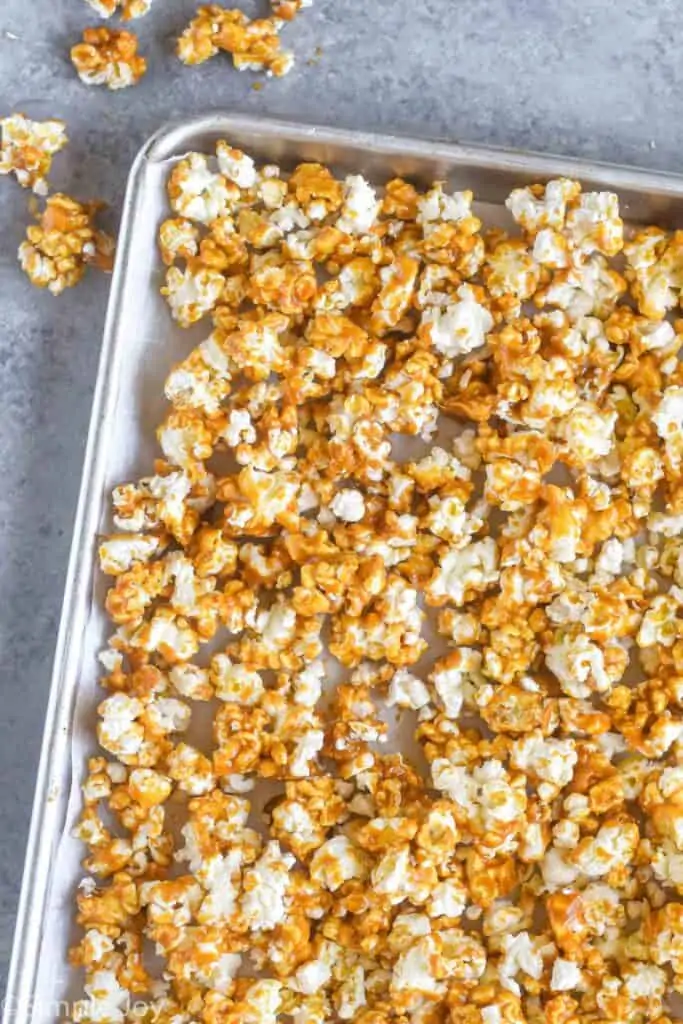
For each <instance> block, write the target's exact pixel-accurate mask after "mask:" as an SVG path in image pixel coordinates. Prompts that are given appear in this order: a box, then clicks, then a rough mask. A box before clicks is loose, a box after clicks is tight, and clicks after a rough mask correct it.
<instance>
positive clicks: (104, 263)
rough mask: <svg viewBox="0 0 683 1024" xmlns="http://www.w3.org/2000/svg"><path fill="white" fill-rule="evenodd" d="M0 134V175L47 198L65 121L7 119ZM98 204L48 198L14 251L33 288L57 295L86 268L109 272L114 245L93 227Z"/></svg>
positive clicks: (59, 196)
mask: <svg viewBox="0 0 683 1024" xmlns="http://www.w3.org/2000/svg"><path fill="white" fill-rule="evenodd" d="M0 132H1V136H0V174H14V175H15V177H16V179H17V181H18V182H19V184H20V185H21V186H22V187H23V188H30V189H32V190H33V192H35V193H36V194H37V195H40V196H46V195H47V193H48V191H49V185H48V180H47V176H48V174H49V172H50V168H51V166H52V157H53V155H54V154H55V153H58V152H59V151H60V149H63V148H64V146H66V144H67V142H68V139H67V136H66V125H65V124H64V122H63V121H31V120H30V119H29V118H27V117H26V116H25V115H24V114H18V113H17V114H10V115H8V116H7V117H5V118H2V119H0ZM101 205H102V204H101V203H94V202H91V203H79V202H77V201H76V200H75V199H72V198H71V197H70V196H67V195H64V194H62V193H57V194H55V195H53V196H51V197H50V198H49V199H47V201H46V204H45V209H44V210H43V211H42V213H39V214H37V220H38V223H37V224H33V225H30V226H29V227H28V228H27V231H26V240H25V241H24V242H22V243H21V245H20V246H19V263H20V264H21V268H22V270H24V271H25V272H26V274H27V275H28V277H29V280H30V281H31V283H32V284H34V285H37V286H38V287H39V288H47V289H49V291H50V292H52V294H53V295H59V294H60V293H61V292H62V291H64V289H65V288H70V287H72V286H73V285H75V284H78V282H79V281H80V280H81V278H82V277H83V275H84V273H85V271H86V268H87V267H88V266H94V267H97V268H99V269H100V270H105V271H110V270H111V269H112V264H113V254H114V240H113V239H112V238H110V237H109V236H108V235H106V234H105V233H104V232H103V231H100V230H99V229H98V228H96V227H95V223H94V219H95V215H96V213H97V211H98V209H99V208H100V207H101Z"/></svg>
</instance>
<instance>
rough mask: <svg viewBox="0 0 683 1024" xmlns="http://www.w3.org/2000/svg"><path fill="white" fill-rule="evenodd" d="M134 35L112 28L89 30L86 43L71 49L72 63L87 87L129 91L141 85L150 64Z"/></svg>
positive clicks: (87, 29)
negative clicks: (102, 86) (104, 86)
mask: <svg viewBox="0 0 683 1024" xmlns="http://www.w3.org/2000/svg"><path fill="white" fill-rule="evenodd" d="M137 49H138V40H137V37H136V36H135V34H134V33H132V32H124V31H116V30H115V29H108V28H86V29H85V30H84V32H83V42H82V43H78V44H77V45H76V46H72V48H71V61H72V63H73V65H74V67H75V68H76V71H77V72H78V77H79V78H80V80H81V81H82V82H84V83H85V84H86V85H106V87H107V88H108V89H125V88H127V86H129V85H137V83H138V82H139V81H140V79H141V78H142V76H143V75H144V73H145V71H146V70H147V61H146V60H145V58H144V57H141V56H140V55H139V54H138V52H137Z"/></svg>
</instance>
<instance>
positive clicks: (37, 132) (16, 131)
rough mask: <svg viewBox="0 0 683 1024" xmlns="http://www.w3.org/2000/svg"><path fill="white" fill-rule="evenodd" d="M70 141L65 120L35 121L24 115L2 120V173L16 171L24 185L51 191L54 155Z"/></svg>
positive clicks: (41, 193)
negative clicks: (49, 186)
mask: <svg viewBox="0 0 683 1024" xmlns="http://www.w3.org/2000/svg"><path fill="white" fill-rule="evenodd" d="M67 142H68V139H67V136H66V125H65V124H64V122H63V121H57V120H54V121H31V120H30V118H28V117H26V116H25V115H24V114H9V115H8V116H7V117H3V118H1V119H0V174H14V176H15V178H16V179H17V181H18V182H19V184H20V185H21V186H22V188H30V189H32V190H33V191H34V192H35V193H36V194H37V195H41V196H44V195H46V194H47V190H48V185H47V176H48V174H49V173H50V168H51V166H52V157H53V156H54V155H55V153H59V151H60V149H64V147H65V146H66V144H67Z"/></svg>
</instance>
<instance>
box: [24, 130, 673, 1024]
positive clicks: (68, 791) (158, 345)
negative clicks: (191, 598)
mask: <svg viewBox="0 0 683 1024" xmlns="http://www.w3.org/2000/svg"><path fill="white" fill-rule="evenodd" d="M221 137H228V138H229V139H230V140H231V141H232V142H233V144H235V145H237V146H239V147H240V148H244V149H246V150H248V151H249V152H250V153H252V154H253V155H254V156H255V157H257V158H258V159H260V160H266V161H268V162H277V163H280V164H281V165H283V166H285V167H287V166H288V165H291V164H293V163H294V162H296V161H300V160H320V161H321V162H324V163H328V164H330V165H332V166H333V167H334V168H335V169H336V170H337V171H338V172H340V173H342V172H345V171H360V172H362V173H364V174H366V175H367V176H368V177H369V178H371V179H372V178H374V179H376V180H378V181H380V180H383V179H386V178H387V177H388V176H391V175H393V174H401V175H405V176H408V177H412V178H413V179H415V180H417V181H420V182H428V181H431V180H433V179H437V178H440V179H445V180H447V181H448V182H449V183H450V185H451V187H453V188H465V187H467V188H472V189H473V191H474V192H475V195H476V196H477V198H478V199H479V200H483V201H484V202H485V203H486V204H487V205H488V204H494V205H498V206H500V204H501V203H502V200H503V199H504V197H505V196H506V195H507V194H508V193H509V191H510V190H511V189H512V188H514V187H516V186H518V185H521V184H528V183H529V182H530V181H531V180H544V179H547V178H549V177H553V176H557V175H561V174H562V175H569V176H572V177H576V178H579V179H580V180H581V181H582V182H583V184H584V186H586V187H588V188H592V187H595V188H606V187H607V188H611V189H614V190H615V191H617V192H618V193H619V195H620V198H621V200H622V211H623V212H624V214H625V216H626V218H627V219H628V220H629V221H631V222H632V223H634V222H635V223H646V222H650V221H656V222H658V223H662V224H667V225H669V226H671V227H676V226H678V225H679V224H681V223H683V178H679V177H676V176H674V175H667V174H651V173H649V172H648V171H644V170H637V169H629V168H624V167H616V166H610V165H605V164H594V163H589V162H584V161H576V160H571V159H567V158H564V157H547V156H542V155H540V154H525V153H517V152H510V151H506V150H494V149H485V148H480V147H470V146H461V145H453V144H449V143H446V142H432V141H428V140H422V141H421V140H417V139H410V138H401V137H393V136H384V135H375V134H370V133H356V132H352V131H340V130H334V129H325V128H318V127H315V126H307V125H300V124H293V123H289V122H280V121H274V120H266V119H259V118H253V117H247V116H242V115H224V114H219V113H217V114H211V115H206V116H203V117H198V118H195V119H192V120H189V121H185V122H183V123H180V124H175V125H170V126H167V127H165V128H162V129H161V130H160V131H159V132H157V133H156V134H155V135H154V136H153V137H152V138H151V139H150V141H149V142H148V143H147V144H146V145H145V146H144V147H143V149H142V150H141V152H140V153H139V155H138V157H137V159H136V161H135V163H134V165H133V168H132V170H131V174H130V177H129V181H128V188H127V192H126V198H125V202H124V210H123V218H122V225H121V231H120V235H119V248H118V255H117V260H116V267H115V271H114V277H113V282H112V288H111V293H110V298H109V305H108V311H107V318H106V324H105V331H104V342H103V346H102V352H101V357H100V364H99V370H98V377H97V384H96V388H95V397H94V403H93V411H92V417H91V423H90V430H89V436H88V444H87V449H86V456H85V464H84V471H83V479H82V483H81V490H80V497H79V502H78V508H77V513H76V520H75V525H74V535H73V542H72V549H71V556H70V560H69V568H68V573H67V581H66V589H65V596H64V604H63V609H62V617H61V624H60V629H59V635H58V641H57V648H56V653H55V661H54V669H53V676H52V682H51V689H50V698H49V703H48V710H47V716H46V723H45V732H44V738H43V746H42V754H41V761H40V767H39V773H38V780H37V785H36V794H35V800H34V807H33V815H32V821H31V830H30V835H29V843H28V849H27V854H26V865H25V870H24V880H23V885H22V892H21V899H20V903H19V911H18V918H17V926H16V932H15V939H14V948H13V955H12V962H11V965H10V974H9V982H8V988H7V998H6V1000H5V1007H4V1020H5V1021H6V1024H9V1022H10V1021H11V1022H12V1024H24V1021H29V1020H30V1021H32V1024H39V1022H42V1021H43V1020H44V1021H52V1020H54V1019H56V1018H59V1017H63V1016H65V1015H66V1013H65V1010H66V1008H65V1007H63V1006H62V1007H61V1008H60V1000H64V999H66V998H68V996H69V995H70V993H69V991H68V975H69V971H68V968H67V966H66V962H65V952H66V946H67V942H68V941H69V936H70V934H71V932H72V930H73V924H72V908H73V894H74V888H75V885H76V884H77V881H78V879H79V878H80V876H81V874H82V872H81V869H80V868H79V861H80V859H81V858H82V856H83V849H82V847H81V845H80V844H79V843H78V842H76V841H75V840H73V839H71V838H70V836H69V834H68V833H69V829H70V827H71V825H72V824H73V822H74V820H75V815H76V813H77V809H78V803H79V794H78V786H79V782H80V779H81V778H82V775H83V767H84V760H85V757H86V756H87V753H88V751H92V749H93V738H92V736H93V730H92V722H93V718H94V707H95V705H96V703H97V687H96V683H95V680H96V677H97V665H96V652H97V650H99V649H100V648H101V647H102V645H103V641H104V638H105V636H106V629H107V627H106V622H105V618H104V615H103V613H102V607H101V606H102V602H101V596H102V592H103V590H104V583H103V581H102V580H101V578H100V577H99V575H98V573H97V572H96V571H95V567H94V554H95V544H96V538H97V535H98V533H100V532H102V530H103V529H105V528H106V524H107V517H108V497H109V492H110V490H111V487H112V486H113V485H114V484H115V483H117V482H120V481H121V480H124V479H128V478H130V477H132V476H135V475H141V474H142V473H144V472H146V471H148V470H149V469H150V467H151V464H152V460H153V458H154V456H155V454H156V445H155V443H154V427H155V425H156V424H157V423H158V422H159V421H160V419H161V416H162V414H163V408H164V405H165V403H164V400H163V391H162V388H161V386H160V385H161V382H162V381H163V379H164V377H165V375H166V372H167V370H168V368H169V367H170V365H171V364H172V363H173V362H174V361H176V360H177V359H179V358H181V357H182V356H183V355H184V354H185V353H186V351H187V350H188V348H189V347H191V346H192V345H193V344H195V343H196V342H197V341H198V340H200V339H201V337H202V336H203V334H204V333H205V330H206V328H205V327H202V326H201V325H200V326H199V328H195V329H193V330H191V331H189V332H182V331H179V330H178V329H176V328H174V327H172V326H171V324H170V321H169V317H168V311H167V310H166V308H165V304H164V302H163V300H162V299H161V297H160V296H159V294H158V284H159V279H160V266H159V260H158V258H157V254H156V245H155V233H156V227H157V225H158V223H159V221H160V219H161V218H162V217H163V215H164V209H165V189H164V184H165V179H166V175H167V173H168V167H169V165H170V164H171V163H172V162H173V161H174V160H176V159H178V158H179V157H181V156H182V155H183V154H184V153H186V152H187V151H188V150H200V151H201V150H205V149H210V148H211V147H212V145H213V143H215V141H216V140H217V139H219V138H221ZM86 287H87V285H86Z"/></svg>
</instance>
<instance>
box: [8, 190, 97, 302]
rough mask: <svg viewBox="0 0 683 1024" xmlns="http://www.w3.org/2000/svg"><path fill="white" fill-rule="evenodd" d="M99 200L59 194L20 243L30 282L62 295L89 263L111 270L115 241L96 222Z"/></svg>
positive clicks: (83, 272) (54, 293) (22, 258)
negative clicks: (82, 201)
mask: <svg viewBox="0 0 683 1024" xmlns="http://www.w3.org/2000/svg"><path fill="white" fill-rule="evenodd" d="M99 206H100V204H98V203H78V202H77V201H76V200H75V199H71V198H70V197H69V196H66V195H63V194H62V193H61V192H58V193H56V194H55V195H53V196H50V198H49V199H48V200H47V202H46V204H45V209H44V210H43V212H42V213H41V214H39V216H38V223H37V224H34V225H31V226H29V228H28V229H27V231H26V241H24V242H22V243H21V245H20V246H19V262H20V264H21V268H22V270H24V271H25V272H26V274H27V275H28V277H29V280H30V281H31V284H34V285H37V286H38V287H39V288H47V289H48V290H49V291H50V292H52V294H53V295H59V294H60V293H61V292H63V291H64V289H65V288H71V287H73V285H75V284H78V282H79V281H80V280H81V278H82V277H83V275H84V274H85V271H86V269H87V267H88V266H93V267H97V268H98V269H99V270H104V271H111V269H112V265H113V260H114V240H113V238H110V236H109V235H107V234H105V232H104V231H100V230H99V229H98V228H97V227H96V226H95V223H94V218H95V215H96V213H97V210H98V209H99Z"/></svg>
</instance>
